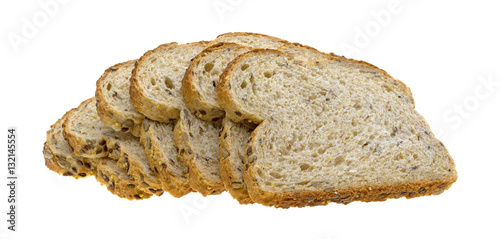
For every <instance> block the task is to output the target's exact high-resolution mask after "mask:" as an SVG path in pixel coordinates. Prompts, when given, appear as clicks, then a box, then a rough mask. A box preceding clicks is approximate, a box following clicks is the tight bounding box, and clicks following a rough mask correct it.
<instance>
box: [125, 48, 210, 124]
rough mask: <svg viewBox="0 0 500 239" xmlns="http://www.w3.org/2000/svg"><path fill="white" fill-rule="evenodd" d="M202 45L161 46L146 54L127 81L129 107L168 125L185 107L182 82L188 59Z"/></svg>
mask: <svg viewBox="0 0 500 239" xmlns="http://www.w3.org/2000/svg"><path fill="white" fill-rule="evenodd" d="M203 49H205V45H204V44H200V43H189V44H177V43H169V44H163V45H160V46H158V47H157V48H155V49H154V50H151V51H148V52H146V53H145V54H144V55H143V56H142V57H141V58H140V59H139V60H138V61H137V63H136V66H135V68H134V70H133V72H132V77H131V79H130V97H131V101H132V105H133V106H134V107H135V109H136V110H137V111H138V112H141V113H142V114H144V115H145V116H146V117H148V118H150V119H153V120H156V121H160V122H170V121H172V120H175V119H177V118H179V112H180V111H181V109H182V108H183V107H184V102H183V101H182V95H181V91H180V88H181V82H182V78H183V77H184V73H185V71H186V69H187V68H188V66H189V63H191V60H192V59H193V58H194V57H195V56H196V55H198V53H200V52H201V51H202V50H203Z"/></svg>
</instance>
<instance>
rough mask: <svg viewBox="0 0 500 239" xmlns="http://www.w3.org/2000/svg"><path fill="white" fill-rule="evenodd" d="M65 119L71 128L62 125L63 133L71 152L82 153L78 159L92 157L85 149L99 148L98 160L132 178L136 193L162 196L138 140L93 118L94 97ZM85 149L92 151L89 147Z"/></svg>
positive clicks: (94, 111)
mask: <svg viewBox="0 0 500 239" xmlns="http://www.w3.org/2000/svg"><path fill="white" fill-rule="evenodd" d="M69 119H72V120H73V122H72V123H71V124H68V122H66V123H65V124H64V131H65V132H66V135H68V137H67V138H68V139H70V140H69V141H70V142H73V144H72V146H73V148H78V149H84V151H83V153H82V156H87V155H88V156H90V157H94V156H95V154H94V153H93V152H94V150H87V148H86V146H85V145H94V146H95V145H98V147H100V148H102V152H100V153H101V155H102V157H110V158H112V159H115V160H116V162H115V163H116V164H117V166H118V167H120V168H121V169H123V170H124V172H125V173H126V174H128V175H129V176H128V177H131V178H136V179H135V181H138V182H140V184H138V187H139V189H140V190H143V191H149V192H151V193H154V194H156V195H158V196H160V195H162V194H163V189H162V187H161V183H160V182H159V180H158V179H157V177H156V175H155V173H154V172H153V171H152V170H151V168H150V167H149V165H148V164H147V158H146V155H145V154H144V148H143V147H142V145H140V143H139V138H137V137H134V136H133V135H131V134H127V133H122V132H116V131H114V130H113V129H111V128H109V127H107V126H104V125H103V123H102V122H101V121H100V120H99V117H98V116H97V108H96V100H95V97H92V98H90V99H88V100H86V101H84V102H83V103H82V104H80V106H79V107H78V108H76V109H74V110H72V111H70V112H69V113H68V119H67V121H69ZM77 122H78V123H77ZM75 142H76V143H80V142H81V143H82V144H83V146H82V145H79V144H74V143H75ZM70 144H71V143H70ZM88 148H90V149H92V147H91V146H89V147H88ZM89 152H90V153H89ZM95 152H99V150H96V151H95ZM94 158H95V157H94Z"/></svg>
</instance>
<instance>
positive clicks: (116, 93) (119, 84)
mask: <svg viewBox="0 0 500 239" xmlns="http://www.w3.org/2000/svg"><path fill="white" fill-rule="evenodd" d="M135 62H136V60H133V61H128V62H124V63H121V64H117V65H116V66H114V67H111V68H110V69H108V70H107V71H106V72H105V74H104V75H103V76H102V77H101V79H99V81H98V82H97V90H98V91H100V93H101V94H96V97H100V98H99V99H98V100H99V101H101V102H105V104H106V107H105V109H102V110H105V111H108V112H106V116H108V115H109V116H110V118H111V119H112V120H113V121H114V122H111V121H105V120H103V123H104V124H105V125H106V126H109V127H111V128H113V129H114V130H115V131H122V130H123V129H124V128H126V129H128V130H132V129H130V128H131V127H133V126H134V125H140V124H141V122H142V120H143V119H144V115H143V114H141V113H139V112H137V111H136V110H135V108H134V106H133V105H132V102H131V101H130V77H131V75H132V70H133V69H134V67H135ZM99 105H100V104H98V105H97V106H98V107H99ZM100 116H102V115H100ZM101 118H102V117H101ZM130 121H131V122H130ZM137 129H138V128H137ZM132 133H133V134H134V135H135V136H138V130H136V131H132Z"/></svg>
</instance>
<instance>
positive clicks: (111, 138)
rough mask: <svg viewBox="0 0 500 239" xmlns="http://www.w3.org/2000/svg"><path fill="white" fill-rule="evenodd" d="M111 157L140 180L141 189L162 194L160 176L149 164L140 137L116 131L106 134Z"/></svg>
mask: <svg viewBox="0 0 500 239" xmlns="http://www.w3.org/2000/svg"><path fill="white" fill-rule="evenodd" d="M105 137H106V145H107V147H108V152H109V157H110V158H112V159H115V160H117V162H116V163H117V165H118V166H119V167H121V168H123V169H125V172H127V173H128V174H129V175H131V176H132V177H134V178H135V179H136V181H139V182H140V184H139V185H138V187H139V189H141V190H143V191H149V192H151V193H152V194H155V195H157V196H161V195H162V194H163V192H164V191H163V188H162V185H161V183H160V180H159V179H158V176H157V174H156V173H155V172H153V170H152V169H151V168H150V167H149V165H148V159H147V157H146V155H145V153H144V147H143V146H142V145H141V144H140V143H139V138H137V137H134V136H132V135H130V134H124V133H121V132H116V133H114V134H110V135H106V136H105Z"/></svg>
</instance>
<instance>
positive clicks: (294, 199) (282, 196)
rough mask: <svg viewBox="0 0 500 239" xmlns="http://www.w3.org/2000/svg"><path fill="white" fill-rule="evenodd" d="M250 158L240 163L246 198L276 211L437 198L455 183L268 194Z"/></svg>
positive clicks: (252, 144) (254, 141)
mask: <svg viewBox="0 0 500 239" xmlns="http://www.w3.org/2000/svg"><path fill="white" fill-rule="evenodd" d="M267 122H268V121H264V122H262V123H261V124H260V125H259V126H258V127H257V128H256V129H255V130H254V131H253V132H252V136H251V140H250V142H249V143H248V146H247V147H253V148H254V149H255V148H256V147H258V146H257V145H258V144H259V143H258V138H259V137H256V136H257V135H262V134H263V133H262V132H259V131H260V129H263V128H264V127H265V125H266V124H267ZM249 156H251V155H248V154H245V158H244V162H245V167H246V169H247V171H246V172H245V174H244V178H245V183H246V184H247V188H248V193H249V194H250V198H251V199H252V200H254V201H255V202H257V203H260V204H262V205H265V206H274V207H279V208H288V207H305V206H318V205H326V204H328V203H330V202H336V203H343V204H348V203H350V202H353V201H362V202H372V201H385V200H387V199H390V198H400V197H406V198H414V197H420V196H428V195H437V194H441V193H442V192H443V191H444V190H447V189H448V188H449V187H450V186H451V185H452V184H453V183H454V182H455V181H456V180H457V177H456V174H452V175H450V177H448V178H441V179H436V180H427V181H420V182H413V183H401V184H393V185H389V184H388V185H383V186H372V187H368V186H367V187H359V188H350V189H348V190H345V189H342V190H336V189H334V188H332V189H331V190H328V192H326V191H294V192H289V193H281V192H272V191H265V190H263V189H262V188H261V187H260V185H259V183H258V182H257V179H256V178H257V177H256V172H255V169H254V167H252V165H253V164H255V162H256V161H253V162H250V163H249V162H248V160H247V159H248V157H249Z"/></svg>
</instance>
